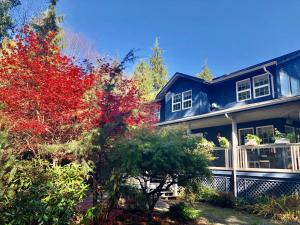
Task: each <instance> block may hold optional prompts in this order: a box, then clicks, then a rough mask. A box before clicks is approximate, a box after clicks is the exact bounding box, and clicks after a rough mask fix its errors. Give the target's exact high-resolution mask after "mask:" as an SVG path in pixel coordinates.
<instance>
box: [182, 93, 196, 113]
mask: <svg viewBox="0 0 300 225" xmlns="http://www.w3.org/2000/svg"><path fill="white" fill-rule="evenodd" d="M192 104H193V103H192V90H190V91H185V92H182V109H189V108H192Z"/></svg>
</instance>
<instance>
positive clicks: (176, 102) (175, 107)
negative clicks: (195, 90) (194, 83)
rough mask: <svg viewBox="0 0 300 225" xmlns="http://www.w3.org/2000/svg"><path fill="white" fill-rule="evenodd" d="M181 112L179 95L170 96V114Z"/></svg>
mask: <svg viewBox="0 0 300 225" xmlns="http://www.w3.org/2000/svg"><path fill="white" fill-rule="evenodd" d="M180 110H181V93H179V94H174V95H173V96H172V112H176V111H180Z"/></svg>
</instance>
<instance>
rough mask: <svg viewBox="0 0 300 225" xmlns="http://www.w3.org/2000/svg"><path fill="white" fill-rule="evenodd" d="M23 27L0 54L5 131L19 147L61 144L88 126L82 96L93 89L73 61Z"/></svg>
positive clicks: (0, 91)
mask: <svg viewBox="0 0 300 225" xmlns="http://www.w3.org/2000/svg"><path fill="white" fill-rule="evenodd" d="M53 35H54V34H52V35H49V36H48V38H46V39H45V40H42V39H41V38H39V37H38V36H37V35H35V34H34V33H33V32H32V31H30V30H29V29H28V28H27V27H26V28H24V30H23V32H21V33H20V34H19V35H18V36H17V37H16V39H15V40H14V42H13V44H10V45H8V46H7V48H5V49H2V50H1V56H0V102H1V103H2V104H3V105H4V109H3V111H4V114H5V116H7V117H8V119H9V121H10V132H11V133H12V134H14V137H15V139H16V140H18V141H19V144H21V145H24V144H26V147H25V146H23V148H29V149H31V148H33V146H34V145H35V144H37V143H39V144H52V143H64V142H67V141H69V140H72V139H74V138H76V137H77V136H78V135H80V133H81V131H82V130H83V129H84V127H86V126H87V125H88V122H89V120H88V118H87V115H88V113H87V109H88V104H87V102H86V101H85V100H84V94H85V93H86V91H87V90H89V89H90V88H91V86H92V85H93V76H92V75H89V74H86V73H85V72H84V71H83V70H82V69H81V68H80V67H78V66H76V65H74V64H73V63H72V60H71V59H70V58H68V57H66V56H63V55H62V54H61V52H60V50H59V49H58V47H57V46H55V45H54V44H52V43H51V40H52V37H53Z"/></svg>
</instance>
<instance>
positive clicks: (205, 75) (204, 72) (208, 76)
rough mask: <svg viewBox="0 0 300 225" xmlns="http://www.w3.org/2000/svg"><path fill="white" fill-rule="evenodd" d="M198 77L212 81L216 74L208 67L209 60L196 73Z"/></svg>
mask: <svg viewBox="0 0 300 225" xmlns="http://www.w3.org/2000/svg"><path fill="white" fill-rule="evenodd" d="M196 76H197V77H198V78H200V79H203V80H205V81H211V80H212V79H213V78H214V76H213V74H212V73H211V71H210V69H209V68H208V65H207V62H205V63H204V65H203V66H202V71H201V72H200V73H198V74H197V75H196Z"/></svg>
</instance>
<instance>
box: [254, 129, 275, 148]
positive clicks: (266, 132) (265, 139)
mask: <svg viewBox="0 0 300 225" xmlns="http://www.w3.org/2000/svg"><path fill="white" fill-rule="evenodd" d="M256 135H257V136H258V137H260V138H261V140H262V144H267V143H273V137H274V127H273V126H272V125H271V126H263V127H256Z"/></svg>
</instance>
